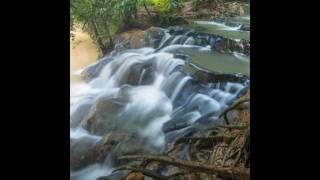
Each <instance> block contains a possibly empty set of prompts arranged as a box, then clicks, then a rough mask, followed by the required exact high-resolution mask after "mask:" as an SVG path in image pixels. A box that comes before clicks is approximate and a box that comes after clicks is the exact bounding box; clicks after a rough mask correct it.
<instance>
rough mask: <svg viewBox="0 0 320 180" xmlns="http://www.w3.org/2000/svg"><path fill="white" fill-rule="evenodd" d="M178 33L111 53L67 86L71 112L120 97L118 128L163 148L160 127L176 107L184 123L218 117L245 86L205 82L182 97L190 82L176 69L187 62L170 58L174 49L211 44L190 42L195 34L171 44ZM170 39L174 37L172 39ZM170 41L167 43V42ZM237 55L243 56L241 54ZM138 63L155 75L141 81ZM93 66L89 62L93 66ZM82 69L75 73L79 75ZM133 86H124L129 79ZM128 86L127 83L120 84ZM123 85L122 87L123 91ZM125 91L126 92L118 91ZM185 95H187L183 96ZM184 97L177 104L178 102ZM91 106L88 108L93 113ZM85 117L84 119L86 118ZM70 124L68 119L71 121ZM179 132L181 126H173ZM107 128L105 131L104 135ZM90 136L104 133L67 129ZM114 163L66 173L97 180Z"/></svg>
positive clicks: (116, 114)
mask: <svg viewBox="0 0 320 180" xmlns="http://www.w3.org/2000/svg"><path fill="white" fill-rule="evenodd" d="M181 38H182V36H176V37H175V38H172V36H171V35H170V34H168V33H166V34H165V36H164V38H163V40H162V41H161V43H160V46H159V47H162V46H163V45H164V44H165V43H168V44H169V46H166V47H162V48H160V49H159V48H158V51H157V52H155V51H156V49H154V48H141V49H136V50H129V51H125V52H121V53H118V54H116V53H113V56H112V57H111V56H110V58H112V61H111V62H109V63H108V64H106V65H105V66H104V67H103V69H102V70H101V72H100V73H99V75H98V76H97V77H96V78H94V79H93V80H91V81H90V82H88V83H84V82H80V83H78V84H73V85H72V86H71V88H70V109H71V112H70V116H71V115H72V114H73V113H74V112H76V109H77V108H78V107H80V106H81V105H83V104H86V103H88V102H90V103H91V104H95V103H96V102H97V101H99V100H101V99H106V98H110V99H112V98H120V99H121V98H124V99H125V101H124V102H126V103H125V105H124V108H123V109H121V110H119V112H118V111H117V112H113V114H112V115H110V116H114V117H115V119H113V120H114V121H118V122H117V123H119V125H120V126H119V128H120V129H122V130H125V131H126V132H128V133H129V132H130V133H135V134H138V135H139V136H140V138H143V139H145V140H146V141H147V143H148V144H150V145H152V146H154V147H158V148H160V147H163V146H164V143H165V134H164V133H163V131H162V127H163V125H164V124H165V123H166V122H168V121H170V120H171V119H172V117H173V114H174V113H175V112H177V111H179V110H182V111H186V114H187V115H188V116H187V117H188V119H187V120H186V121H188V122H190V123H195V122H196V121H197V120H198V119H199V118H201V117H202V116H204V115H208V114H210V113H214V116H218V114H219V112H221V111H222V110H223V109H224V108H226V107H227V104H228V103H229V102H230V101H231V100H232V99H233V98H235V97H236V95H237V94H238V93H239V92H240V90H241V89H243V88H244V86H243V85H241V84H237V83H227V84H226V85H225V86H221V87H219V86H215V87H214V86H211V85H209V86H208V89H204V88H205V87H206V86H204V87H201V88H203V89H204V90H203V92H190V93H189V94H188V93H185V94H184V95H182V92H183V89H184V87H186V86H188V84H189V82H190V80H191V79H192V77H191V76H189V75H187V74H183V73H181V72H179V71H176V69H177V67H180V66H181V67H182V66H183V65H184V64H185V61H184V60H182V59H179V58H174V57H173V54H172V51H174V50H175V49H178V48H181V47H183V48H196V49H198V50H199V51H210V50H211V49H210V47H209V46H208V47H201V46H196V45H192V44H193V42H194V39H193V38H188V39H186V40H185V42H180V43H183V44H175V43H177V42H178V41H179V39H181ZM169 39H172V40H171V42H167V41H169ZM170 44H171V45H170ZM239 56H240V57H241V55H239ZM139 65H150V66H151V67H152V69H153V71H152V73H154V79H152V82H151V83H148V84H147V85H142V84H143V80H144V79H145V78H151V77H149V75H148V73H147V71H146V69H145V68H141V69H139V68H137V67H139ZM91 67H92V66H91ZM81 71H82V70H79V71H78V72H76V74H77V75H79V74H80V72H81ZM132 72H137V73H138V75H137V76H138V77H136V80H135V79H134V78H135V77H133V75H132V74H131V73H132ZM132 78H133V81H136V84H133V85H131V86H127V85H128V83H127V82H128V80H129V79H132ZM124 85H126V86H124ZM124 88H126V89H125V90H123V89H124ZM122 91H124V94H121V92H122ZM184 96H185V97H184ZM178 100H180V101H182V103H180V104H179V105H177V106H175V102H176V101H178ZM93 109H94V108H91V111H92V110H93ZM84 119H85V117H84ZM70 123H71V122H70ZM177 132H180V130H177ZM106 133H108V132H105V134H106ZM84 137H86V138H90V139H92V141H94V142H98V141H100V140H101V139H102V136H99V135H97V134H94V132H91V133H90V132H89V131H87V130H85V129H84V128H83V127H82V126H81V124H80V125H79V126H78V127H75V128H70V138H71V139H80V138H84ZM111 170H112V166H110V165H109V164H108V163H103V164H93V165H90V166H88V167H86V168H84V169H81V170H79V171H76V172H70V177H71V178H72V179H75V180H95V179H96V178H97V177H100V176H105V175H108V174H110V173H111Z"/></svg>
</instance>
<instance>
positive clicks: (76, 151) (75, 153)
mask: <svg viewBox="0 0 320 180" xmlns="http://www.w3.org/2000/svg"><path fill="white" fill-rule="evenodd" d="M96 145H97V144H96V141H95V140H93V139H92V138H90V137H83V138H80V139H70V169H71V170H78V169H80V168H83V167H85V166H88V165H90V164H92V163H93V162H95V161H96V150H95V147H96Z"/></svg>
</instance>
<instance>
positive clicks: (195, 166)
mask: <svg viewBox="0 0 320 180" xmlns="http://www.w3.org/2000/svg"><path fill="white" fill-rule="evenodd" d="M118 159H136V160H137V159H142V160H145V159H148V160H152V161H158V162H163V163H168V164H170V165H174V166H177V167H180V168H186V169H188V170H189V171H192V172H197V173H207V174H218V175H219V176H222V177H230V178H237V179H249V177H250V171H249V170H248V169H244V168H243V169H241V168H237V167H233V168H222V167H216V166H214V165H208V164H203V163H200V162H195V161H186V160H180V159H176V158H171V157H167V156H158V155H127V156H122V157H119V158H118Z"/></svg>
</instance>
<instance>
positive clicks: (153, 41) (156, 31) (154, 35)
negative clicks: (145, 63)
mask: <svg viewBox="0 0 320 180" xmlns="http://www.w3.org/2000/svg"><path fill="white" fill-rule="evenodd" d="M146 33H147V37H148V41H149V44H150V45H151V46H152V47H158V46H159V43H160V42H161V40H162V38H163V36H164V34H165V33H164V29H162V28H158V27H151V28H149V29H147V30H146Z"/></svg>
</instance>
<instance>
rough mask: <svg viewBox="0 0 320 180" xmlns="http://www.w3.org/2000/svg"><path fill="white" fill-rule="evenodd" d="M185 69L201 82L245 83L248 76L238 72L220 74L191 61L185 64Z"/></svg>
mask: <svg viewBox="0 0 320 180" xmlns="http://www.w3.org/2000/svg"><path fill="white" fill-rule="evenodd" d="M185 70H186V71H187V72H189V73H190V74H191V76H193V77H194V78H196V79H197V80H199V81H200V82H201V83H204V84H206V83H218V82H220V83H221V82H235V83H241V84H243V83H245V82H246V81H247V80H248V77H247V76H245V75H240V74H239V75H238V74H222V73H217V72H213V71H209V70H206V69H204V68H202V67H200V66H198V65H194V64H192V63H188V64H186V67H185Z"/></svg>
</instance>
